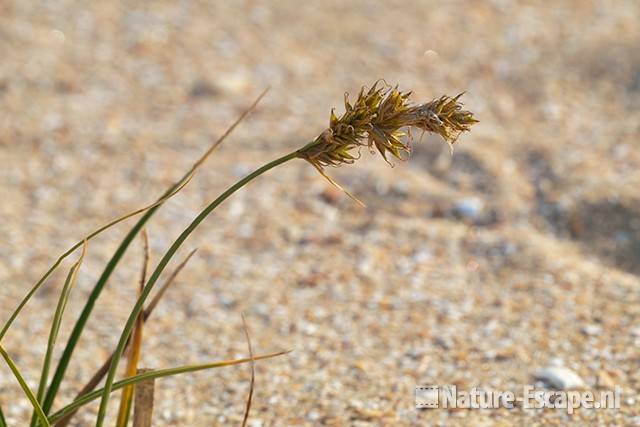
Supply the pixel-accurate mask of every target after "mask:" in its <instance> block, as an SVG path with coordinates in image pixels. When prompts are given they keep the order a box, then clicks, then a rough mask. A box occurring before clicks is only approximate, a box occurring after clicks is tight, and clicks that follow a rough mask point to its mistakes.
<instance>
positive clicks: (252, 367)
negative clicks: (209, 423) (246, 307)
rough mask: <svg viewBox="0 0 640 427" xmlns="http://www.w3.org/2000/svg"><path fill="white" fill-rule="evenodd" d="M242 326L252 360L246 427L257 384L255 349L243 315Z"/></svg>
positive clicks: (246, 408)
mask: <svg viewBox="0 0 640 427" xmlns="http://www.w3.org/2000/svg"><path fill="white" fill-rule="evenodd" d="M242 326H243V327H244V334H245V336H246V337H247V347H248V348H249V358H250V359H251V381H250V382H249V395H248V396H247V405H246V407H245V409H244V417H243V418H242V427H246V425H247V421H248V420H249V412H250V411H251V402H252V400H253V387H254V385H255V382H256V361H255V359H254V357H253V348H252V347H251V337H250V336H249V328H248V327H247V319H245V317H244V313H242Z"/></svg>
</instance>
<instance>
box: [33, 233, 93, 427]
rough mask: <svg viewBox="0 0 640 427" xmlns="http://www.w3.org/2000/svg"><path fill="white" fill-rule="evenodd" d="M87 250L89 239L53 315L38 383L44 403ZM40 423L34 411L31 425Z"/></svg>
mask: <svg viewBox="0 0 640 427" xmlns="http://www.w3.org/2000/svg"><path fill="white" fill-rule="evenodd" d="M86 251H87V241H86V240H85V242H84V245H83V246H82V253H81V254H80V258H78V261H76V262H75V263H74V264H73V265H72V266H71V269H69V274H67V278H66V280H65V282H64V286H63V287H62V292H61V293H60V298H58V305H57V306H56V311H55V314H54V315H53V321H52V322H51V330H50V331H49V340H48V342H47V351H46V353H45V356H44V362H43V363H42V373H41V374H40V383H39V384H38V394H37V398H38V402H40V403H41V404H42V400H43V399H44V392H45V390H46V387H47V381H48V379H49V368H50V367H51V359H52V357H53V348H54V346H55V343H56V340H57V338H58V332H59V331H60V323H62V315H63V314H64V310H65V308H66V307H67V301H69V294H70V293H71V290H72V289H73V287H74V286H75V283H76V278H77V277H78V270H79V269H80V266H81V265H82V260H83V259H84V255H85V253H86ZM36 425H39V423H38V421H37V417H36V414H35V412H34V414H33V416H32V417H31V426H34V427H35V426H36Z"/></svg>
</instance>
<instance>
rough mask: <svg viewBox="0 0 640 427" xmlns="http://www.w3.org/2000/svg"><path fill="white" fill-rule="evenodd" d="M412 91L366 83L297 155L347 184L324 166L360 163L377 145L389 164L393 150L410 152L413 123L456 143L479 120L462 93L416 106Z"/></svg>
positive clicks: (398, 155) (399, 156)
mask: <svg viewBox="0 0 640 427" xmlns="http://www.w3.org/2000/svg"><path fill="white" fill-rule="evenodd" d="M410 95H411V92H401V91H399V90H398V88H397V87H390V86H388V85H386V84H384V85H381V86H380V87H379V82H377V83H375V84H374V85H373V86H372V87H371V88H370V89H369V90H366V88H364V87H363V88H362V89H361V90H360V93H359V94H358V97H357V99H356V101H355V103H353V104H351V103H350V102H349V96H348V94H345V99H344V106H345V112H344V113H343V114H342V115H341V116H339V117H338V116H336V114H335V112H334V111H333V110H332V111H331V118H330V120H329V127H328V128H327V129H325V130H324V132H322V133H321V134H320V135H319V136H318V137H317V138H316V139H315V140H313V141H312V142H311V143H309V144H307V145H306V146H304V147H303V148H301V149H300V150H298V152H297V153H298V157H300V158H303V159H305V160H307V161H308V162H309V163H311V164H312V165H313V166H314V167H315V168H316V169H317V170H318V171H319V172H320V173H321V174H322V175H323V176H324V177H325V178H326V179H328V180H329V181H330V182H331V183H332V184H334V185H336V186H337V187H339V188H341V189H342V187H340V186H339V185H338V184H337V183H336V182H335V181H333V180H332V179H331V178H330V177H329V176H327V174H326V173H325V172H324V168H325V167H326V166H339V165H341V164H351V163H353V162H355V161H356V160H357V159H358V158H359V156H360V149H361V148H362V147H367V148H369V149H370V150H373V149H374V148H375V149H376V150H377V151H378V152H379V153H380V154H381V155H382V157H383V158H384V159H385V160H386V161H387V162H388V163H389V159H388V158H387V155H388V154H391V155H392V156H393V157H395V158H397V159H400V160H402V159H403V153H405V154H407V155H408V154H410V152H411V148H410V146H409V145H408V142H404V141H403V137H404V136H406V135H407V133H409V132H410V130H411V128H417V129H420V130H422V131H423V132H429V133H435V134H438V135H440V136H442V138H443V139H444V140H445V141H446V142H447V143H448V144H449V145H453V143H454V142H455V141H456V140H457V138H458V136H459V135H460V134H461V133H462V132H465V131H469V130H470V128H471V126H472V125H473V124H475V123H477V122H478V121H477V120H476V119H475V118H474V117H473V114H472V113H471V112H469V111H466V110H463V109H462V104H461V103H460V102H458V100H459V99H460V97H461V96H462V94H460V95H458V96H456V97H454V98H451V97H449V96H442V97H440V98H438V99H435V100H433V101H431V102H428V103H426V104H417V105H416V104H412V103H411V102H410V101H409V96H410ZM410 139H411V138H409V140H410ZM343 190H344V189H343ZM345 192H346V191H345ZM346 193H347V194H349V193H348V192H346ZM349 196H350V197H352V198H353V199H354V200H356V201H358V200H357V199H356V198H355V197H353V196H351V195H350V194H349ZM358 202H359V201H358ZM359 203H360V202H359Z"/></svg>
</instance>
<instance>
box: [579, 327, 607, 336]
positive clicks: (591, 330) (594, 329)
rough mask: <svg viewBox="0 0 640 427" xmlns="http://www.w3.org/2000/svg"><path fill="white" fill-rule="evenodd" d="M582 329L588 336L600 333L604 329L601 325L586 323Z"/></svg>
mask: <svg viewBox="0 0 640 427" xmlns="http://www.w3.org/2000/svg"><path fill="white" fill-rule="evenodd" d="M581 331H582V333H583V334H585V335H587V336H596V335H600V332H601V331H602V327H601V326H600V325H595V324H591V325H584V326H583V327H582V329H581Z"/></svg>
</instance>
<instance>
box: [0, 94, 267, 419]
mask: <svg viewBox="0 0 640 427" xmlns="http://www.w3.org/2000/svg"><path fill="white" fill-rule="evenodd" d="M267 91H268V89H267V90H265V91H263V92H262V93H261V94H260V96H258V98H256V100H255V101H254V102H253V104H251V105H250V106H249V108H247V109H246V110H245V111H244V112H243V113H242V114H241V115H240V116H239V117H238V119H237V120H236V121H235V122H234V123H233V124H232V125H231V126H230V127H229V128H228V129H227V130H226V131H225V132H224V133H223V134H222V135H221V136H220V137H219V138H218V139H217V140H216V141H215V142H214V143H213V144H212V145H211V146H210V147H209V149H208V150H207V151H206V152H205V153H204V154H203V155H202V156H201V157H200V158H199V159H198V160H197V161H196V162H195V163H194V164H193V166H192V168H191V170H190V171H189V172H187V174H186V175H185V176H184V177H183V178H182V179H181V180H180V181H178V182H177V183H176V184H174V185H173V186H172V187H171V188H169V190H167V192H166V193H165V194H164V195H163V196H162V197H161V200H162V199H164V198H166V195H167V194H171V193H173V192H175V189H176V187H178V186H180V183H182V182H183V181H184V180H185V179H187V178H188V177H190V176H192V175H193V174H194V173H195V172H196V170H197V169H198V168H199V167H200V166H201V165H202V164H203V163H204V162H205V160H207V158H208V157H209V156H210V155H211V154H212V153H213V152H214V151H215V149H216V148H218V147H219V146H220V144H222V142H223V141H224V140H225V139H226V138H227V137H228V136H229V135H230V134H231V132H232V131H233V130H234V129H235V128H236V127H237V126H238V125H239V124H240V122H242V120H244V118H245V117H246V116H247V115H248V114H249V113H250V112H251V111H253V109H255V107H256V106H257V105H258V103H259V102H260V100H261V99H262V98H263V97H264V96H265V95H266V93H267ZM160 205H161V204H156V205H155V206H154V207H152V208H151V209H149V210H148V211H147V212H146V213H145V214H144V215H143V216H142V217H141V218H140V219H139V220H138V222H137V223H136V224H135V225H134V226H133V228H132V229H131V230H130V231H129V233H127V235H126V236H125V238H124V240H123V241H122V242H121V243H120V245H119V246H118V249H116V251H115V252H114V254H113V256H112V257H111V259H110V260H109V262H108V263H107V265H106V267H105V269H104V271H103V272H102V274H101V275H100V278H99V279H98V281H97V282H96V284H95V285H94V287H93V290H92V291H91V294H90V295H89V299H88V300H87V303H86V304H85V306H84V308H83V309H82V312H81V313H80V316H79V317H78V320H77V321H76V323H75V325H74V327H73V330H72V331H71V335H70V336H69V340H68V341H67V344H66V346H65V348H64V351H63V353H62V357H61V358H60V361H59V362H58V366H57V367H56V370H55V372H54V375H53V379H52V380H51V385H50V386H49V389H48V390H47V395H46V397H45V400H44V404H43V405H42V407H43V409H44V410H45V412H47V413H48V412H49V411H50V410H51V407H52V406H53V402H54V400H55V397H56V394H57V393H58V390H59V388H60V384H61V383H62V379H63V378H64V375H65V373H66V371H67V368H68V367H69V362H70V360H71V356H72V354H73V351H74V350H75V347H76V345H77V344H78V340H79V339H80V335H81V334H82V331H83V330H84V327H85V325H86V323H87V321H88V320H89V317H90V316H91V312H92V311H93V307H94V306H95V304H96V301H97V299H98V297H99V296H100V294H101V293H102V289H104V286H105V284H106V283H107V281H108V280H109V277H111V273H113V271H114V270H115V268H116V266H117V265H118V263H119V262H120V260H121V259H122V257H123V256H124V254H125V252H126V251H127V249H128V247H129V245H130V244H131V242H132V241H133V239H134V238H135V236H136V235H137V234H138V232H140V230H141V229H142V228H143V227H144V225H145V224H146V223H147V221H148V220H149V219H150V218H151V217H152V216H153V214H154V213H155V212H156V211H157V209H158V208H159V207H160ZM56 266H57V264H56V265H54V267H52V268H55V267H56ZM51 271H52V270H50V271H49V272H47V274H46V275H45V277H44V278H43V279H41V281H44V279H46V277H48V275H49V274H51ZM0 340H1V337H0Z"/></svg>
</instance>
